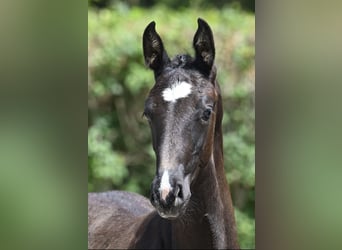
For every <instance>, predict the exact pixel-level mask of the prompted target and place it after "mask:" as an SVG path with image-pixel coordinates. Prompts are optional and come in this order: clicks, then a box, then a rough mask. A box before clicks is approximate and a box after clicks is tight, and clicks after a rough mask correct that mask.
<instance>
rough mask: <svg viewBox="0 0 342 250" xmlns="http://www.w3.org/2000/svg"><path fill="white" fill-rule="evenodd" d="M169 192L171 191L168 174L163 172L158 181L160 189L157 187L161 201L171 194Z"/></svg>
mask: <svg viewBox="0 0 342 250" xmlns="http://www.w3.org/2000/svg"><path fill="white" fill-rule="evenodd" d="M171 190H172V187H171V185H170V178H169V173H168V171H167V170H165V171H164V173H163V176H162V178H161V181H160V187H159V192H160V197H161V198H162V199H163V200H165V199H166V196H167V195H168V194H169V193H170V192H171Z"/></svg>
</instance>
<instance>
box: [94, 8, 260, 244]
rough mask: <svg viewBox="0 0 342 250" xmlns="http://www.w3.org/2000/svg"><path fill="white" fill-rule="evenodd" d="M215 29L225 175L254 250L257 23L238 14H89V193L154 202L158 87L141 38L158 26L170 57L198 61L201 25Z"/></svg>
mask: <svg viewBox="0 0 342 250" xmlns="http://www.w3.org/2000/svg"><path fill="white" fill-rule="evenodd" d="M198 17H202V18H204V19H205V20H206V21H208V23H209V24H210V26H211V27H212V29H213V33H214V37H215V44H216V51H217V56H216V66H217V69H218V75H217V77H218V80H219V83H220V86H221V89H222V96H223V104H224V112H225V114H224V119H223V132H224V152H225V169H226V175H227V178H228V180H229V183H230V185H231V192H232V197H233V201H234V205H235V207H236V218H237V224H238V233H239V238H240V244H241V247H242V248H254V228H255V227H254V223H255V222H254V203H255V202H254V201H255V198H254V186H255V160H254V155H255V149H254V145H255V135H254V130H255V126H254V122H255V116H254V106H255V105H254V55H255V49H254V43H255V42H254V41H255V34H254V29H255V22H254V15H252V14H247V13H244V12H241V11H240V10H237V9H231V8H222V9H220V10H218V9H207V10H200V9H182V10H178V11H175V10H170V9H167V8H166V7H162V6H157V7H154V8H151V9H141V8H137V7H132V8H130V7H127V6H126V5H123V4H118V5H114V6H112V8H111V9H104V10H101V11H93V10H91V11H89V13H88V27H89V28H88V51H89V53H88V54H89V58H88V65H89V66H88V71H89V72H88V73H89V82H88V97H89V98H88V113H89V130H88V159H89V166H88V170H89V171H88V172H89V174H88V176H89V180H88V188H89V191H103V190H109V189H125V190H130V191H133V192H138V193H141V194H143V195H145V196H148V195H149V189H150V184H151V181H152V179H153V177H154V173H155V156H154V153H153V150H152V146H151V136H150V131H149V127H148V124H147V123H146V121H145V120H144V119H143V118H142V116H141V115H142V112H143V107H144V100H145V97H146V96H147V93H148V91H149V89H150V88H151V87H152V85H153V83H154V79H153V73H152V72H151V71H150V70H148V69H147V68H146V67H145V65H144V61H143V54H142V44H141V43H142V32H143V30H144V29H145V27H146V25H147V24H148V23H149V22H151V21H152V20H155V21H156V23H157V27H156V28H157V31H158V33H159V34H160V35H161V37H162V39H163V41H164V45H165V47H166V49H167V51H168V53H169V55H170V56H171V57H172V56H174V55H175V54H177V53H189V54H192V55H193V49H192V39H193V36H194V33H195V31H196V29H197V22H196V20H197V18H198Z"/></svg>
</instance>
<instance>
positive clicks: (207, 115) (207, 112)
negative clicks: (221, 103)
mask: <svg viewBox="0 0 342 250" xmlns="http://www.w3.org/2000/svg"><path fill="white" fill-rule="evenodd" d="M210 115H211V109H206V110H204V112H203V115H202V120H203V121H208V120H209V118H210Z"/></svg>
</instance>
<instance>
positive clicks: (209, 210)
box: [172, 98, 239, 249]
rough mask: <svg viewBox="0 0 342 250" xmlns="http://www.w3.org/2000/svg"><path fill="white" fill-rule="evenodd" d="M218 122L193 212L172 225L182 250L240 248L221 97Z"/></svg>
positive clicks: (193, 200)
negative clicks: (225, 152)
mask: <svg viewBox="0 0 342 250" xmlns="http://www.w3.org/2000/svg"><path fill="white" fill-rule="evenodd" d="M216 119H217V120H216V126H215V138H214V148H213V152H212V155H211V160H210V161H209V163H208V165H207V166H205V167H204V168H200V169H199V173H198V176H197V178H196V180H195V181H194V184H193V185H192V198H191V207H190V209H189V212H188V213H187V214H186V215H185V216H184V219H181V220H175V221H173V222H172V225H173V235H174V238H175V242H177V243H176V244H177V247H180V248H193V247H194V246H198V247H200V248H202V249H203V248H206V247H208V248H218V249H237V248H239V246H238V243H237V233H236V225H235V219H234V210H233V205H232V200H231V196H230V190H229V186H228V183H227V180H226V177H225V171H224V166H223V148H222V128H221V122H222V103H221V98H220V99H219V103H218V110H217V117H216ZM208 242H210V243H211V244H210V243H209V244H208Z"/></svg>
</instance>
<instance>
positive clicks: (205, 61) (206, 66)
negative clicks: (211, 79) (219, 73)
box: [193, 18, 215, 74]
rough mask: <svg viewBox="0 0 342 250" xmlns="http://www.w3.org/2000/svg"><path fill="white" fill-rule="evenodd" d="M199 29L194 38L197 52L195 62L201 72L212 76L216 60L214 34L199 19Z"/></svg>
mask: <svg viewBox="0 0 342 250" xmlns="http://www.w3.org/2000/svg"><path fill="white" fill-rule="evenodd" d="M197 23H198V28H197V31H196V34H195V36H194V41H193V46H194V49H195V52H196V58H195V62H196V63H197V65H198V66H199V68H200V69H201V70H203V71H204V72H205V73H207V74H210V71H211V68H212V66H213V64H214V59H215V44H214V37H213V33H212V31H211V29H210V27H209V25H208V24H207V22H206V21H204V20H203V19H201V18H198V19H197Z"/></svg>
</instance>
